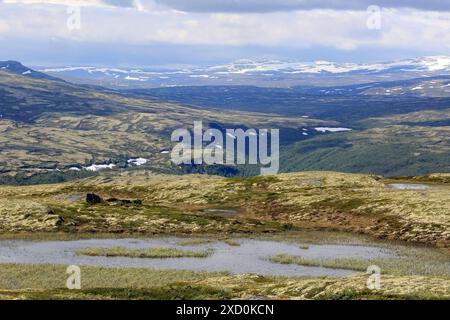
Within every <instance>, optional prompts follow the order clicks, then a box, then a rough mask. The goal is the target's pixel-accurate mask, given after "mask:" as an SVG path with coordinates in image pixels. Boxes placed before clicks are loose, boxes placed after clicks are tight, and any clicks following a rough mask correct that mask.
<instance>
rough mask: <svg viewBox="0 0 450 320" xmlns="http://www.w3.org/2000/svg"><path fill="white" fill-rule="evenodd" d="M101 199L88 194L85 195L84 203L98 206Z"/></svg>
mask: <svg viewBox="0 0 450 320" xmlns="http://www.w3.org/2000/svg"><path fill="white" fill-rule="evenodd" d="M102 201H103V200H102V198H101V197H100V196H99V195H96V194H95V193H88V194H87V195H86V202H87V203H89V204H90V205H93V204H99V203H102Z"/></svg>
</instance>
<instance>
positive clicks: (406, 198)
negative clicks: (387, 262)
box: [0, 170, 450, 248]
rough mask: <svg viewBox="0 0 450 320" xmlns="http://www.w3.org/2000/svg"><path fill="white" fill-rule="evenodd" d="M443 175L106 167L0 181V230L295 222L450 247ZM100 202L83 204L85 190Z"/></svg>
mask: <svg viewBox="0 0 450 320" xmlns="http://www.w3.org/2000/svg"><path fill="white" fill-rule="evenodd" d="M446 177H447V176H446V175H434V176H433V177H432V178H431V177H422V178H420V179H419V178H416V179H409V180H402V182H407V183H418V181H419V182H420V181H421V182H423V181H426V182H427V183H429V185H430V188H429V189H426V190H394V189H391V188H388V187H387V185H388V184H389V183H392V182H398V181H391V180H384V179H382V178H380V177H377V176H369V175H358V174H344V173H333V172H306V173H293V174H282V175H278V176H273V177H270V176H269V177H250V178H222V177H214V176H200V175H190V176H189V175H188V176H168V175H156V174H153V173H151V172H148V171H144V170H141V171H131V172H124V173H122V174H119V175H113V174H108V173H104V174H102V175H101V176H99V177H95V178H89V179H85V180H80V181H76V182H70V183H63V184H54V185H38V186H27V187H7V186H3V187H0V230H1V232H2V233H3V234H5V233H21V232H25V233H27V232H52V233H53V232H75V233H91V232H96V233H99V232H103V233H141V234H164V233H171V234H173V233H187V234H195V233H205V232H206V233H236V232H239V233H276V232H283V231H286V230H295V229H298V228H319V229H332V230H341V231H349V232H353V233H361V234H367V235H372V236H375V237H377V238H385V239H390V240H401V241H407V242H420V243H425V244H432V245H435V246H439V247H447V248H448V247H450V201H449V200H450V199H449V198H450V192H449V191H450V185H449V184H448V181H447V180H446ZM88 194H91V196H92V195H94V196H95V197H97V196H98V201H93V202H92V201H87V200H89V199H87V195H88Z"/></svg>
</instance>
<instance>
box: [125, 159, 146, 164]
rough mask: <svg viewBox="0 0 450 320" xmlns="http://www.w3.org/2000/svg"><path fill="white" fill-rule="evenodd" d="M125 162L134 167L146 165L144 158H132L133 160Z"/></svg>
mask: <svg viewBox="0 0 450 320" xmlns="http://www.w3.org/2000/svg"><path fill="white" fill-rule="evenodd" d="M127 162H128V163H129V164H132V165H135V166H142V165H144V164H146V163H147V162H148V160H147V159H144V158H133V159H129V160H128V161H127Z"/></svg>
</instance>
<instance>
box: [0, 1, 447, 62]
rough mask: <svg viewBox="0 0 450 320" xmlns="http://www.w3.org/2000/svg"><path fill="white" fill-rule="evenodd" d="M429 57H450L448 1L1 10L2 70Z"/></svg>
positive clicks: (5, 4)
mask: <svg viewBox="0 0 450 320" xmlns="http://www.w3.org/2000/svg"><path fill="white" fill-rule="evenodd" d="M422 55H450V1H449V0H428V1H427V0H425V1H415V0H413V1H406V0H399V1H388V0H378V1H377V0H345V1H344V0H328V1H327V0H309V1H308V0H0V60H6V59H15V60H20V61H22V62H24V63H27V64H29V65H35V66H37V65H39V66H56V65H58V66H59V65H68V64H70V65H105V66H118V65H120V66H146V65H174V64H202V65H205V64H215V63H222V62H229V61H232V60H235V59H239V58H277V59H289V60H298V61H314V60H333V61H355V62H365V61H371V62H373V61H385V60H393V59H399V58H409V57H415V56H422Z"/></svg>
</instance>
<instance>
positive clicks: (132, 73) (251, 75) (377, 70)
mask: <svg viewBox="0 0 450 320" xmlns="http://www.w3.org/2000/svg"><path fill="white" fill-rule="evenodd" d="M39 71H41V72H44V73H47V74H49V75H52V76H57V77H61V78H63V79H65V80H69V81H77V82H85V83H91V84H101V85H106V86H113V87H169V86H183V85H184V86H185V85H233V84H240V85H242V84H248V85H264V86H270V85H269V84H270V83H272V84H274V86H291V85H302V84H305V83H304V81H305V79H307V80H308V81H309V84H310V85H314V81H318V80H319V79H320V78H322V80H321V81H322V82H324V80H323V78H326V76H329V77H332V78H333V79H335V78H336V77H338V78H342V77H353V78H354V79H353V83H355V82H358V81H359V80H358V79H360V81H361V82H368V81H380V80H385V81H389V80H403V79H411V78H419V77H427V76H435V75H449V74H450V56H430V57H421V58H415V59H404V60H399V61H393V62H382V63H371V64H358V63H335V62H329V61H315V62H311V63H304V62H293V61H281V60H266V59H257V60H249V59H243V60H237V61H235V62H232V63H229V64H224V65H216V66H208V67H183V68H161V67H148V68H104V67H101V68H99V67H94V66H81V67H74V66H66V67H60V68H39ZM321 84H324V83H321ZM325 84H326V81H325Z"/></svg>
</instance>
